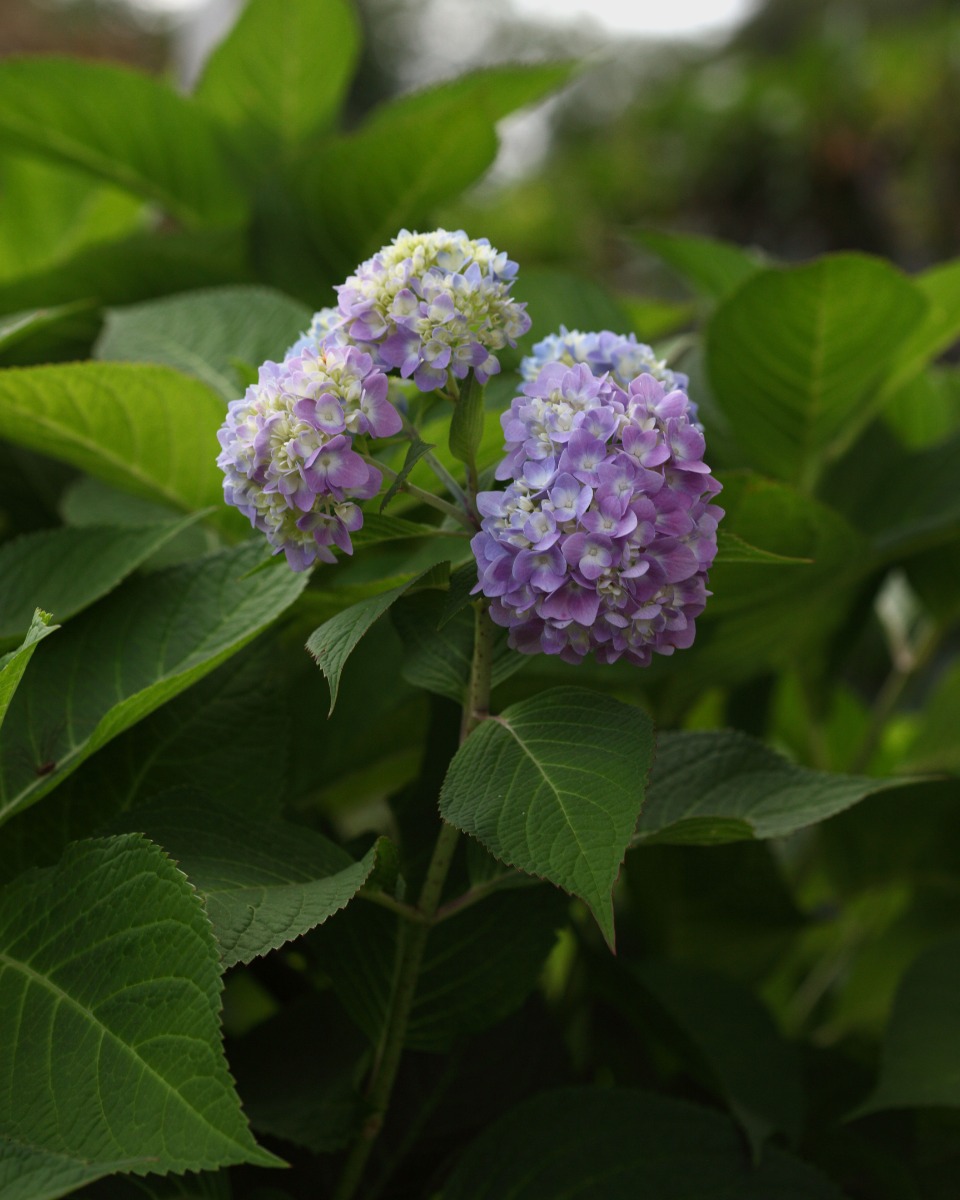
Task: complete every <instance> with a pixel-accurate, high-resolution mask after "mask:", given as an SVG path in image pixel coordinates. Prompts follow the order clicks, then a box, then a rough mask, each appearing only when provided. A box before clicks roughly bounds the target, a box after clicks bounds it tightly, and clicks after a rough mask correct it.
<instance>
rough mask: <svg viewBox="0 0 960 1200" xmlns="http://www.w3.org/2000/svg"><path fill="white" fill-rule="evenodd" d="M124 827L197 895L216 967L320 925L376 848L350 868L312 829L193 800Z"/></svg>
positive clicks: (366, 870)
mask: <svg viewBox="0 0 960 1200" xmlns="http://www.w3.org/2000/svg"><path fill="white" fill-rule="evenodd" d="M125 826H126V828H132V829H136V830H137V831H138V832H141V833H144V834H146V836H147V837H148V838H150V840H151V841H154V842H157V843H158V844H159V845H161V846H162V847H163V848H164V850H166V852H167V853H168V854H169V855H170V857H171V858H173V859H174V860H175V861H176V862H177V863H178V864H179V866H180V869H181V871H183V872H184V874H185V875H186V876H187V878H188V879H189V880H190V882H191V883H192V884H193V886H194V887H195V888H196V889H197V891H198V892H199V893H200V895H201V896H202V897H203V899H204V903H205V906H206V912H207V916H208V917H209V918H210V923H211V925H212V926H213V933H214V936H215V937H216V939H217V943H218V945H219V947H220V956H221V958H222V961H223V966H224V967H232V966H235V965H236V964H237V963H241V962H242V963H246V962H250V961H251V960H252V959H254V958H258V957H259V956H260V955H262V954H266V953H268V951H270V950H276V949H277V947H279V946H282V945H283V944H284V943H285V942H289V941H292V940H293V938H297V937H300V935H301V934H303V933H306V932H307V931H308V930H310V929H313V928H315V927H316V926H317V925H321V924H323V922H324V921H326V919H327V918H328V917H331V916H333V914H334V913H335V912H339V911H340V909H341V908H344V907H345V906H346V905H347V904H348V903H349V902H350V901H351V900H352V899H353V897H354V896H355V895H356V894H357V892H358V891H359V890H360V888H361V887H363V885H364V884H365V883H366V882H367V880H368V879H369V878H370V876H371V874H372V873H373V871H374V868H375V866H376V862H377V858H378V855H379V853H380V846H379V843H378V844H377V845H374V846H373V847H372V848H371V849H370V850H369V851H368V852H367V854H366V855H364V857H363V859H362V860H361V861H360V862H354V860H353V859H352V858H351V857H350V855H349V854H347V852H346V851H345V850H341V848H340V847H339V846H337V845H336V844H335V843H334V842H331V841H329V840H328V839H327V838H325V837H322V836H321V835H320V834H319V833H314V832H313V830H312V829H306V828H304V827H303V826H299V825H291V824H289V822H286V821H281V820H279V819H277V818H268V817H265V816H264V815H262V814H259V815H258V814H257V813H255V812H251V813H244V812H242V811H240V812H238V811H237V809H236V807H234V806H229V807H228V806H226V805H222V804H220V805H218V804H215V803H211V802H210V801H209V800H208V799H205V798H203V797H201V796H195V797H194V796H190V795H185V796H177V797H176V798H174V799H170V800H164V801H160V802H158V804H157V805H155V806H151V807H149V808H146V809H137V810H136V811H134V812H132V813H130V814H128V816H127V817H126V818H125ZM381 840H382V841H385V840H386V839H381Z"/></svg>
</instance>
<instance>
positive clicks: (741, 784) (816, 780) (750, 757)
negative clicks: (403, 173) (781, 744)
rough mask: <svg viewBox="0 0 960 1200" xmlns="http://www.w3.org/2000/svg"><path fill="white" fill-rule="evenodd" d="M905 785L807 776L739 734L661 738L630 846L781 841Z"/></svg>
mask: <svg viewBox="0 0 960 1200" xmlns="http://www.w3.org/2000/svg"><path fill="white" fill-rule="evenodd" d="M907 782H908V781H907V780H905V779H871V778H867V777H865V776H864V777H862V776H857V775H834V774H831V773H830V772H827V771H811V770H809V769H808V768H806V767H798V766H795V765H794V764H793V763H790V762H788V761H787V760H786V759H785V758H783V757H782V756H781V755H779V754H777V752H776V751H775V750H771V749H769V748H768V747H767V746H764V745H763V743H762V742H758V741H756V740H755V739H754V738H751V737H747V735H746V734H744V733H737V732H733V731H718V732H712V731H711V732H704V733H663V734H661V735H660V737H659V738H658V739H657V756H656V759H655V761H654V765H653V771H652V773H651V775H650V783H649V785H648V788H647V802H646V804H645V805H644V808H643V812H642V813H641V814H640V820H639V821H638V822H637V832H636V837H635V839H634V843H633V844H634V845H637V844H641V843H643V842H646V841H649V840H651V839H655V840H657V841H661V842H672V843H676V844H685V843H690V842H695V843H698V844H702V845H708V844H710V843H712V842H726V841H737V840H740V839H741V838H750V837H754V838H771V837H786V835H787V834H790V833H794V832H795V831H796V830H798V829H803V828H804V827H805V826H807V825H815V824H816V823H817V822H818V821H825V820H826V819H827V818H828V817H832V816H833V815H834V814H835V813H838V812H842V811H843V810H844V809H845V808H850V807H851V806H852V805H854V804H859V802H860V801H861V800H865V799H866V798H867V796H872V795H874V794H875V793H876V792H883V791H887V790H888V789H890V788H899V787H903V786H904V785H905V784H906V783H907Z"/></svg>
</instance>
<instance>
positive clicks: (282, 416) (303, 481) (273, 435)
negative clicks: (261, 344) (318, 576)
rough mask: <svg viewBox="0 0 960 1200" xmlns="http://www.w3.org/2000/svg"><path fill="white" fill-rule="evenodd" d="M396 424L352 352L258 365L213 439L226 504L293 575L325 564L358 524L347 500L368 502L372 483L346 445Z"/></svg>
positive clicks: (363, 361) (378, 383)
mask: <svg viewBox="0 0 960 1200" xmlns="http://www.w3.org/2000/svg"><path fill="white" fill-rule="evenodd" d="M400 425H401V421H400V416H399V414H398V413H397V411H396V409H395V408H394V407H393V405H392V404H390V402H389V401H388V400H387V378H386V376H385V375H384V374H383V372H381V371H379V370H377V368H376V367H374V365H373V362H372V360H371V358H370V356H369V355H368V354H364V353H363V352H362V351H360V350H358V349H356V348H355V347H349V346H328V347H326V348H325V349H321V350H318V349H313V348H311V347H309V346H307V347H304V348H303V349H302V351H301V352H300V353H295V354H292V355H291V356H290V357H288V358H286V359H284V361H283V362H282V363H275V362H266V363H264V364H263V366H261V368H260V374H259V379H258V382H257V383H256V384H255V385H253V386H252V387H249V388H248V389H247V392H246V395H245V396H244V397H243V398H242V399H240V400H234V401H233V402H232V403H231V404H230V406H229V408H228V410H227V419H226V421H225V422H224V424H223V426H222V427H221V429H220V431H219V434H218V437H219V439H220V445H221V447H222V450H221V453H220V455H219V457H218V458H217V465H218V466H219V467H220V469H221V470H222V471H223V473H224V481H223V490H224V496H225V498H226V501H227V503H228V504H232V505H234V506H235V507H236V508H238V509H239V510H240V511H241V512H242V513H243V515H244V516H245V517H247V519H248V520H249V521H250V524H251V525H252V526H253V527H254V528H255V529H259V530H260V531H261V532H262V533H264V534H266V537H267V540H268V541H269V542H270V544H271V545H272V546H274V547H275V548H276V549H275V552H276V553H279V552H280V551H283V553H284V554H285V555H286V557H287V562H288V563H289V564H290V566H291V567H292V568H293V570H295V571H303V570H306V569H307V568H308V567H310V566H312V565H313V563H315V562H317V561H320V562H334V561H335V558H334V555H333V551H332V547H333V546H338V547H339V548H340V549H341V550H343V551H344V552H345V553H346V554H351V553H352V552H353V546H352V544H351V541H350V534H351V533H355V532H356V531H357V530H358V529H359V528H360V526H361V525H362V524H363V514H362V512H361V511H360V509H359V507H358V506H357V504H356V503H355V501H356V500H368V499H369V498H370V497H371V496H375V495H376V494H377V492H378V491H379V490H380V484H381V482H382V476H381V474H380V472H379V471H378V470H377V469H376V468H375V467H372V466H370V465H369V464H368V463H367V462H366V461H365V460H364V459H363V458H362V457H361V456H360V455H359V454H358V453H357V452H356V451H355V450H354V448H353V438H354V436H355V435H357V434H370V435H371V436H373V437H387V436H389V435H390V434H393V433H396V432H397V431H398V430H399V429H400Z"/></svg>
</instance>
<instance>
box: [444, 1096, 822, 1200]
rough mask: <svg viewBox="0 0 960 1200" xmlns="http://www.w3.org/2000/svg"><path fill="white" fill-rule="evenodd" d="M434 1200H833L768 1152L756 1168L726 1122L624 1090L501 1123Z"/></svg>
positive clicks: (523, 1112) (795, 1166)
mask: <svg viewBox="0 0 960 1200" xmlns="http://www.w3.org/2000/svg"><path fill="white" fill-rule="evenodd" d="M441 1196H442V1200H505V1198H506V1197H509V1198H510V1200H543V1198H544V1197H546V1196H551V1197H558V1198H559V1197H561V1196H562V1197H563V1200H599V1197H601V1196H602V1197H603V1200H640V1198H644V1200H646V1198H648V1197H649V1200H654V1198H655V1200H774V1197H775V1198H776V1200H842V1196H841V1193H840V1191H839V1189H838V1188H836V1187H835V1186H834V1185H833V1184H832V1183H830V1182H829V1180H827V1179H825V1178H824V1177H823V1176H821V1175H819V1174H818V1173H817V1172H816V1171H814V1169H813V1168H812V1167H809V1166H807V1165H806V1163H803V1162H801V1161H800V1160H799V1159H796V1158H793V1157H792V1156H790V1155H788V1154H785V1153H784V1152H783V1151H781V1150H777V1149H774V1148H770V1149H768V1150H767V1151H766V1152H765V1153H764V1156H763V1161H762V1162H761V1164H760V1165H759V1166H758V1167H752V1166H751V1165H750V1161H749V1159H748V1157H747V1155H746V1154H745V1153H744V1149H743V1144H742V1142H741V1139H740V1133H739V1131H738V1130H737V1128H736V1126H735V1125H734V1124H733V1122H732V1121H730V1120H729V1119H728V1118H727V1117H725V1116H722V1115H721V1114H720V1113H717V1112H712V1111H711V1110H710V1109H706V1108H700V1107H698V1106H697V1105H694V1104H688V1103H687V1102H685V1101H682V1100H674V1099H672V1098H669V1097H666V1096H657V1095H653V1094H651V1093H648V1092H642V1091H639V1090H633V1089H627V1088H604V1089H599V1088H560V1089H557V1090H556V1091H553V1092H545V1093H541V1094H540V1095H538V1096H535V1097H533V1099H531V1100H528V1101H526V1102H525V1103H524V1104H521V1105H520V1106H519V1107H518V1108H515V1109H513V1110H512V1111H510V1112H508V1113H505V1114H504V1115H503V1116H502V1117H501V1118H500V1119H499V1120H498V1121H496V1122H495V1123H494V1124H493V1125H492V1126H490V1127H489V1128H488V1129H486V1130H485V1131H484V1132H483V1133H482V1134H481V1135H480V1137H479V1138H477V1140H476V1141H475V1142H474V1143H473V1144H472V1145H471V1146H469V1147H468V1148H467V1151H466V1153H465V1154H463V1155H462V1156H461V1158H460V1160H459V1161H458V1163H457V1165H456V1166H455V1167H454V1170H453V1173H452V1174H451V1176H450V1178H449V1179H448V1180H447V1182H446V1184H445V1186H444V1188H443V1190H442V1192H441Z"/></svg>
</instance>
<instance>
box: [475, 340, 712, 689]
mask: <svg viewBox="0 0 960 1200" xmlns="http://www.w3.org/2000/svg"><path fill="white" fill-rule="evenodd" d="M571 337H576V338H582V339H584V341H583V342H582V343H581V348H582V347H583V346H584V345H586V346H587V347H588V350H587V353H589V352H590V349H592V350H594V351H596V353H597V354H599V355H606V359H605V360H604V361H609V358H610V352H611V349H616V348H618V347H617V345H616V344H618V343H619V344H624V343H625V344H628V345H633V343H630V342H629V339H617V338H616V336H615V335H613V334H608V333H603V334H587V335H581V334H576V335H569V334H566V331H564V332H563V333H562V334H561V335H560V340H563V339H564V338H571ZM548 341H549V339H548ZM542 346H544V343H541V347H542ZM528 361H529V360H528ZM621 361H622V360H621ZM528 369H529V368H528ZM620 378H621V380H622V376H621V377H620ZM676 382H677V379H676V376H674V377H673V378H672V379H667V380H665V381H664V382H661V380H659V379H657V378H656V377H655V376H654V374H653V373H651V372H650V371H644V372H642V373H641V374H639V375H638V376H637V377H636V378H633V379H631V380H629V381H623V382H622V383H621V382H618V381H617V380H616V379H615V378H614V377H613V376H612V374H611V373H609V369H608V371H605V372H603V373H601V374H599V375H595V374H594V373H593V372H592V371H591V369H590V365H589V364H588V363H587V362H578V363H576V364H575V365H567V364H566V363H565V362H563V361H548V362H546V364H545V365H544V366H543V367H542V368H541V369H540V370H539V371H538V373H537V374H536V377H535V378H534V379H532V380H531V381H530V382H528V383H527V384H526V385H525V386H524V388H523V394H522V395H521V396H518V397H517V398H516V399H515V400H514V401H513V404H512V406H511V408H510V411H509V412H507V413H505V414H504V415H503V417H502V424H503V429H504V434H505V436H506V457H505V458H504V459H503V461H502V462H501V464H500V466H499V468H498V469H497V478H498V479H503V480H509V481H510V482H509V485H508V486H507V488H506V490H505V491H502V492H481V493H480V495H479V496H478V497H477V503H478V506H479V509H480V512H481V514H482V516H483V521H482V525H481V532H480V533H478V534H477V535H476V536H475V537H474V538H473V541H472V543H471V544H472V547H473V552H474V555H475V557H476V559H477V564H478V575H479V581H478V584H477V586H476V588H475V589H474V591H475V592H482V593H483V594H484V595H486V596H488V597H490V598H491V601H492V603H491V606H490V614H491V616H492V618H493V620H494V621H496V622H497V624H499V625H503V626H506V627H507V628H508V629H509V630H510V645H511V646H512V647H513V648H514V649H516V650H519V651H521V652H522V653H525V654H533V653H538V652H543V653H546V654H559V655H560V657H561V658H563V659H565V660H566V661H567V662H573V663H578V662H581V661H582V660H583V659H584V658H585V657H586V656H587V655H588V654H590V653H593V654H595V655H596V657H597V659H598V660H599V661H600V662H605V663H609V662H615V661H616V660H617V659H619V658H621V657H622V658H625V659H626V660H627V661H629V662H632V663H635V664H636V665H638V666H647V665H648V664H649V662H650V659H651V655H652V653H653V652H654V651H656V652H657V653H658V654H672V653H673V651H674V650H675V649H678V648H684V647H687V646H690V645H691V644H692V642H693V639H694V633H695V620H696V618H697V617H698V616H699V615H700V613H701V612H702V611H703V607H704V603H705V601H706V597H707V595H708V594H709V593H708V592H707V586H706V585H707V571H708V569H709V568H710V566H711V564H712V562H713V559H714V556H715V554H716V549H717V540H716V532H717V522H718V521H719V519H720V518H721V517H722V516H723V510H722V509H720V508H718V507H717V506H716V505H714V504H712V503H711V499H712V498H713V497H714V496H715V495H716V494H717V492H719V491H720V485H719V484H718V483H717V481H716V480H715V479H714V478H713V477H712V476H711V474H710V468H709V467H708V466H707V465H706V464H705V463H704V461H703V453H704V440H703V434H702V432H701V430H700V429H699V428H698V427H697V426H696V425H695V424H694V422H693V420H692V419H691V411H690V410H691V405H690V401H689V399H688V397H687V395H686V393H685V392H684V391H683V390H682V388H680V387H678V386H676ZM665 383H666V386H665Z"/></svg>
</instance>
